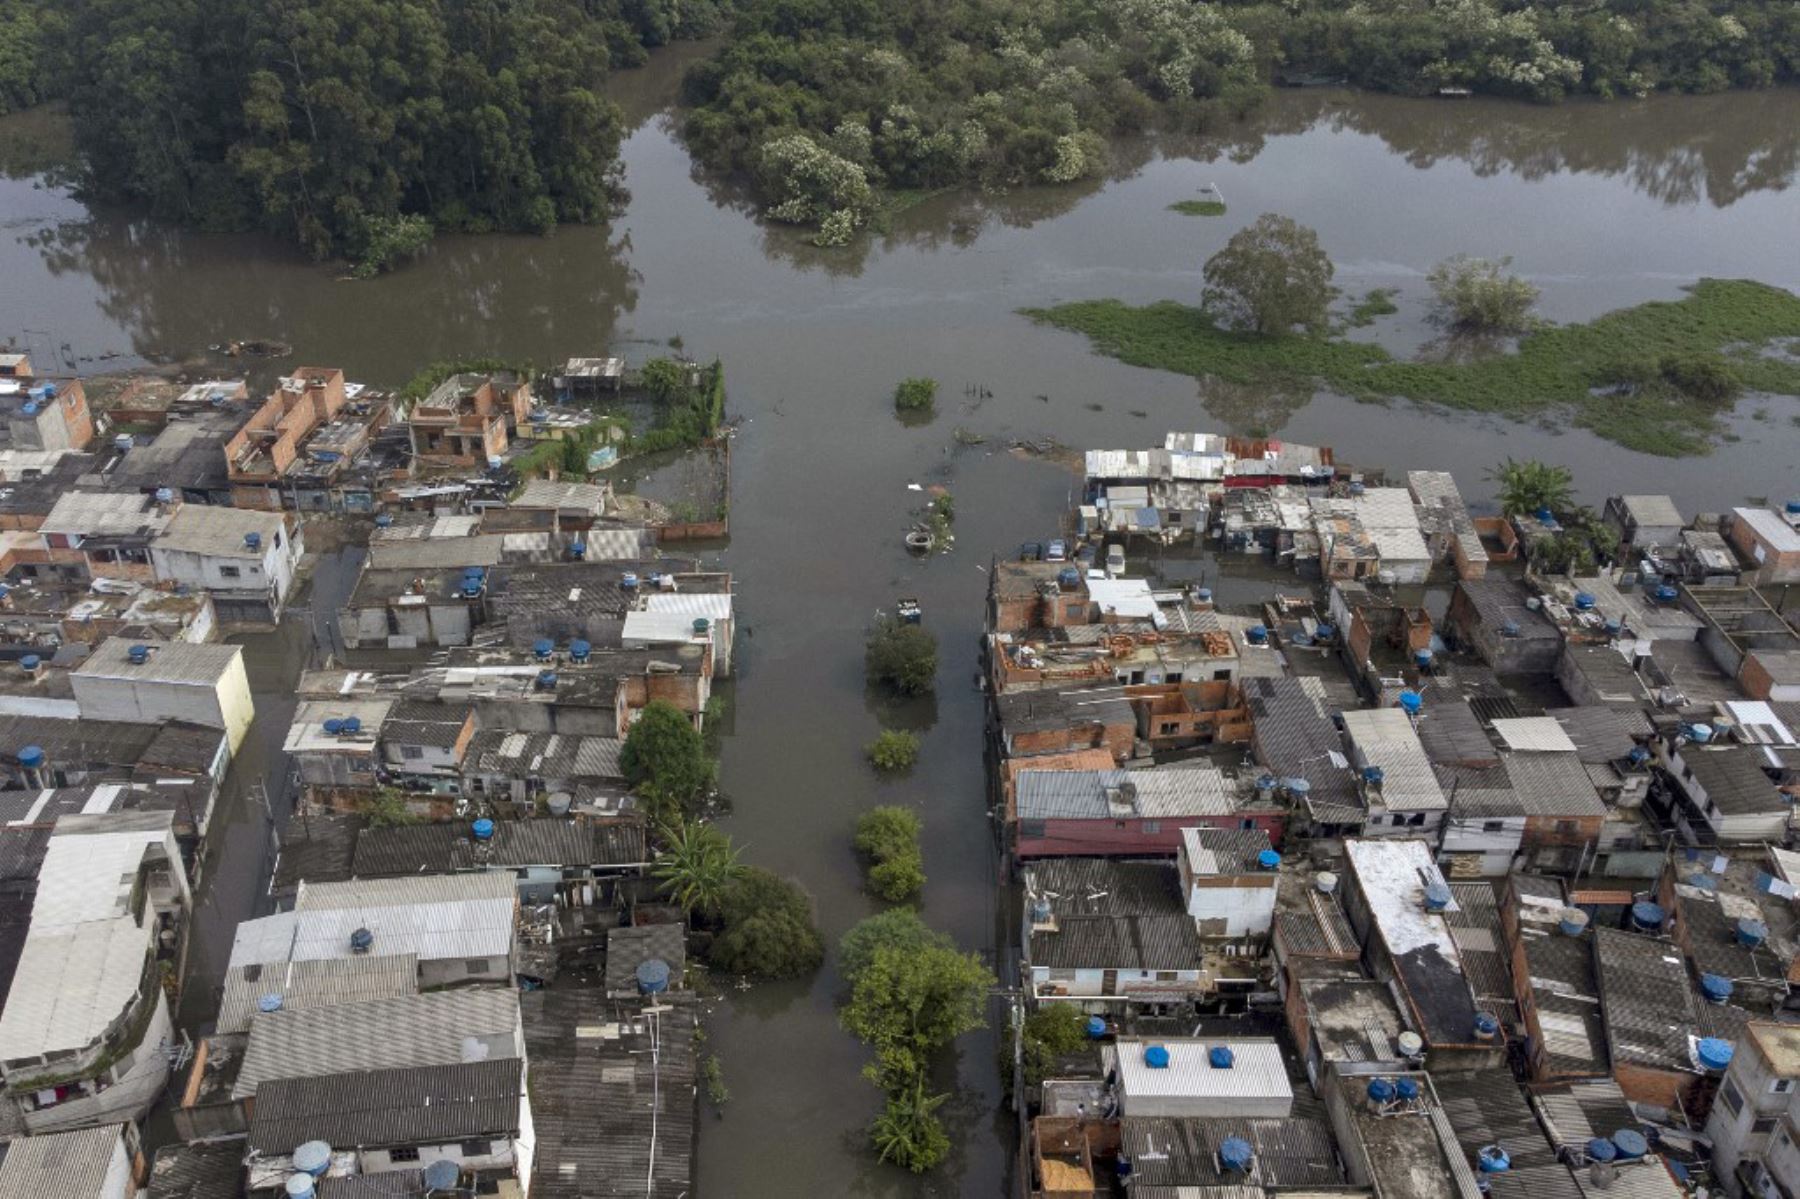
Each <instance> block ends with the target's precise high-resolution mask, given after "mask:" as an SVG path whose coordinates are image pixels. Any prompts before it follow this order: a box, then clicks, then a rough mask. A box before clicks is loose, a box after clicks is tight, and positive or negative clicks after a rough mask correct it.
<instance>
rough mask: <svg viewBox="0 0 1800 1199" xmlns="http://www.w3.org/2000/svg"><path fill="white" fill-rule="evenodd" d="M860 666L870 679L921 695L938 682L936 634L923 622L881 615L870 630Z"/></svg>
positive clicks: (906, 693)
mask: <svg viewBox="0 0 1800 1199" xmlns="http://www.w3.org/2000/svg"><path fill="white" fill-rule="evenodd" d="M863 668H864V669H865V670H866V671H867V673H868V676H869V681H870V682H872V683H879V684H881V685H882V686H886V687H891V688H893V689H894V690H895V691H898V692H899V693H900V694H902V695H923V694H924V693H926V692H927V691H931V690H933V689H934V688H936V686H937V638H936V637H934V636H932V635H931V633H930V632H929V631H928V630H927V629H926V628H925V627H924V626H923V625H916V624H907V623H906V622H905V621H903V620H901V619H899V618H898V617H894V616H884V617H882V618H881V620H879V621H878V622H876V625H875V627H874V628H873V629H871V630H869V638H868V642H867V644H866V645H865V646H864V650H863Z"/></svg>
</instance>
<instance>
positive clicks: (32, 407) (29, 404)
mask: <svg viewBox="0 0 1800 1199" xmlns="http://www.w3.org/2000/svg"><path fill="white" fill-rule="evenodd" d="M37 414H38V406H37V401H36V400H28V401H26V404H25V415H26V416H36V415H37Z"/></svg>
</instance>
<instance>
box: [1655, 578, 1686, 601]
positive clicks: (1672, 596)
mask: <svg viewBox="0 0 1800 1199" xmlns="http://www.w3.org/2000/svg"><path fill="white" fill-rule="evenodd" d="M1653 594H1654V595H1655V597H1656V602H1657V603H1659V604H1672V603H1674V602H1675V601H1676V600H1678V599H1680V598H1681V592H1680V591H1677V590H1676V589H1675V588H1673V587H1671V586H1669V585H1668V584H1667V583H1664V584H1662V585H1661V586H1660V587H1658V588H1657V589H1656V590H1655V592H1653Z"/></svg>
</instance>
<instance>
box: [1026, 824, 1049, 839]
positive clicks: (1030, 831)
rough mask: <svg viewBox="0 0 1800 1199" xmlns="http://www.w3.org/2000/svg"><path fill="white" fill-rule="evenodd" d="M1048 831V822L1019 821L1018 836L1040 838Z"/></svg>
mask: <svg viewBox="0 0 1800 1199" xmlns="http://www.w3.org/2000/svg"><path fill="white" fill-rule="evenodd" d="M1048 831H1049V822H1048V821H1044V820H1021V821H1019V836H1021V837H1041V836H1043V835H1044V834H1045V833H1047V832H1048Z"/></svg>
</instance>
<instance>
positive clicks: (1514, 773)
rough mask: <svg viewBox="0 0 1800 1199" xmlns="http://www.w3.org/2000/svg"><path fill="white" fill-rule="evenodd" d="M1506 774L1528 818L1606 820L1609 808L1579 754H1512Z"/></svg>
mask: <svg viewBox="0 0 1800 1199" xmlns="http://www.w3.org/2000/svg"><path fill="white" fill-rule="evenodd" d="M1506 771H1507V774H1508V775H1510V776H1511V777H1512V782H1513V789H1514V790H1515V791H1517V792H1518V795H1519V800H1520V803H1521V804H1522V806H1523V807H1524V809H1525V813H1526V815H1528V816H1555V817H1563V818H1567V819H1576V818H1581V817H1603V816H1605V815H1606V804H1605V802H1604V801H1603V800H1601V798H1600V793H1599V792H1598V791H1596V790H1594V780H1593V779H1592V778H1590V777H1588V772H1587V768H1586V767H1584V766H1583V765H1582V764H1581V758H1580V756H1579V755H1578V754H1575V753H1573V752H1569V753H1512V754H1508V755H1506Z"/></svg>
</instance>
